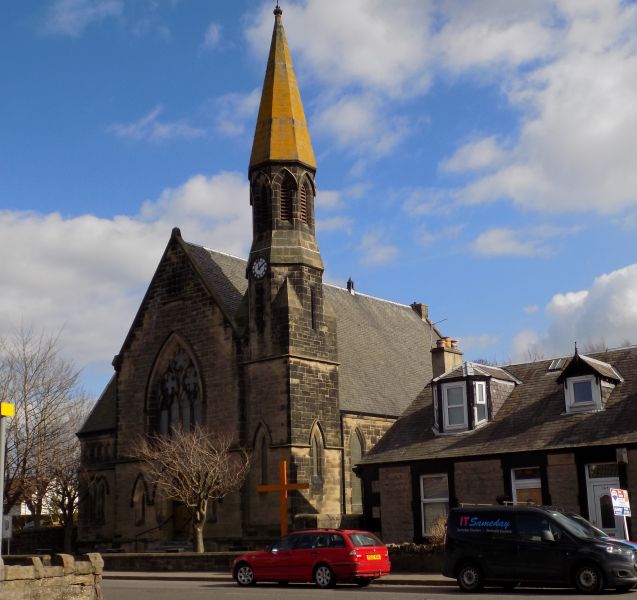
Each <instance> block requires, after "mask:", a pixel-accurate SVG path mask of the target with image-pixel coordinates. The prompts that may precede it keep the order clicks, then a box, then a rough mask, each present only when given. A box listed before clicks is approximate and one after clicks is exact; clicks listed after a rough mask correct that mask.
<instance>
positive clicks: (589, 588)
mask: <svg viewBox="0 0 637 600" xmlns="http://www.w3.org/2000/svg"><path fill="white" fill-rule="evenodd" d="M575 587H576V588H577V589H578V591H580V592H582V594H598V593H599V592H601V591H602V588H603V587H604V576H603V575H602V571H601V570H600V568H599V567H598V566H597V565H594V564H587V565H580V566H579V567H577V570H576V571H575Z"/></svg>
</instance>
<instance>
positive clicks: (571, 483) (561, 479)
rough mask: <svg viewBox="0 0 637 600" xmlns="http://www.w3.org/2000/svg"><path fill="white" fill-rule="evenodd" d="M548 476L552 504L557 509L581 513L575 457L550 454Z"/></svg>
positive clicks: (572, 455)
mask: <svg viewBox="0 0 637 600" xmlns="http://www.w3.org/2000/svg"><path fill="white" fill-rule="evenodd" d="M547 458H548V464H547V467H546V475H547V478H548V484H549V492H550V494H551V504H552V505H553V506H555V507H557V508H560V509H563V510H567V511H572V512H577V513H581V512H582V510H583V509H582V507H580V505H579V500H578V485H577V466H576V464H575V455H574V454H572V453H568V454H549V455H548V457H547Z"/></svg>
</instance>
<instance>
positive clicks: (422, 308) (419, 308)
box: [410, 302, 429, 321]
mask: <svg viewBox="0 0 637 600" xmlns="http://www.w3.org/2000/svg"><path fill="white" fill-rule="evenodd" d="M410 306H411V310H413V311H414V312H415V313H416V314H417V315H418V316H419V317H420V318H421V319H422V320H423V321H426V320H427V319H429V305H428V304H421V303H420V302H412V303H411V304H410Z"/></svg>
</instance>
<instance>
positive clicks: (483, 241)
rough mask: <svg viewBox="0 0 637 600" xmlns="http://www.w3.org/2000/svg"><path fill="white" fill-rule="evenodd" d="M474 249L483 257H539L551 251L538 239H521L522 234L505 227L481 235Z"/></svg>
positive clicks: (474, 243) (475, 242) (475, 241)
mask: <svg viewBox="0 0 637 600" xmlns="http://www.w3.org/2000/svg"><path fill="white" fill-rule="evenodd" d="M472 249H473V251H474V252H475V253H476V254H480V255H482V256H538V255H540V256H541V255H546V254H547V253H548V252H549V250H548V248H547V247H546V246H543V245H542V243H541V242H540V241H539V240H537V239H535V240H534V239H521V236H520V232H519V231H517V230H515V229H508V228H505V227H494V228H493V229H489V230H487V231H485V232H483V233H481V234H480V235H479V236H478V237H477V238H476V239H475V240H474V242H473V244H472Z"/></svg>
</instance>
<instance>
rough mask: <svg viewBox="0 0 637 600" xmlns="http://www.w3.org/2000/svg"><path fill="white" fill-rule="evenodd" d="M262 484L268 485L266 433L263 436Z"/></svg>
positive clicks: (261, 453) (261, 452)
mask: <svg viewBox="0 0 637 600" xmlns="http://www.w3.org/2000/svg"><path fill="white" fill-rule="evenodd" d="M260 450H261V451H260V453H259V454H260V456H261V465H260V466H261V485H267V483H268V470H269V469H268V467H269V464H268V440H267V439H266V437H265V435H264V436H263V437H262V438H261V449H260Z"/></svg>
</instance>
